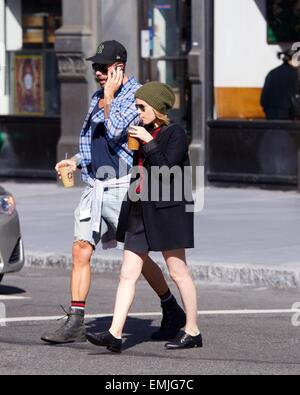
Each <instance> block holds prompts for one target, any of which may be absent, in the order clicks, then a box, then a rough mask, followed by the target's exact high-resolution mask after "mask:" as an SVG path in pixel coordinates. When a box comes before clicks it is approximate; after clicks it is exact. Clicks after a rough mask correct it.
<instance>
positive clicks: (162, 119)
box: [153, 108, 171, 126]
mask: <svg viewBox="0 0 300 395" xmlns="http://www.w3.org/2000/svg"><path fill="white" fill-rule="evenodd" d="M153 111H154V114H155V116H156V120H157V121H159V123H160V124H162V125H166V126H168V125H170V122H171V121H170V118H169V117H168V115H167V114H161V113H160V112H158V111H157V110H155V109H154V108H153Z"/></svg>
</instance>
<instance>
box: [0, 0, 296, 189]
mask: <svg viewBox="0 0 300 395" xmlns="http://www.w3.org/2000/svg"><path fill="white" fill-rule="evenodd" d="M299 5H300V2H299V1H298V0H288V1H283V0H243V2H241V1H240V0H226V1H224V0H41V1H39V2H35V1H32V0H0V49H1V50H0V60H1V63H0V70H1V71H0V81H1V84H0V177H1V176H2V177H11V176H13V177H17V176H20V177H24V176H29V177H42V178H55V174H54V172H53V170H52V169H53V165H54V164H55V162H56V160H58V159H61V158H64V157H65V153H66V152H67V153H68V154H69V155H72V154H74V153H76V152H77V151H78V138H79V131H80V128H81V125H82V122H83V119H84V116H85V113H86V110H87V108H88V103H89V99H90V97H91V95H92V93H93V92H94V91H95V90H96V89H97V85H96V83H95V81H94V77H93V73H92V71H91V67H90V65H89V64H88V63H87V62H86V61H85V58H86V57H88V56H90V55H92V54H93V53H94V52H95V49H96V48H97V46H98V44H99V42H101V41H104V40H109V39H116V40H119V41H121V42H122V43H123V44H124V45H125V46H126V47H127V49H128V53H129V63H128V73H129V74H133V75H135V76H136V77H137V79H139V80H140V81H141V82H142V83H144V82H147V81H150V80H160V81H162V82H166V83H168V84H170V85H171V86H172V88H173V89H174V93H175V95H176V98H177V100H176V106H175V108H174V110H173V112H172V114H171V115H172V118H173V119H174V120H175V121H178V122H180V123H181V124H182V125H183V126H184V127H185V128H186V130H187V132H188V135H189V139H190V147H191V148H190V151H191V157H192V162H193V164H194V165H198V166H199V165H200V166H205V173H206V178H207V180H208V182H230V183H234V182H238V183H240V182H251V183H273V184H277V185H282V184H289V185H291V186H294V185H296V182H297V153H298V150H299V146H300V141H299V137H298V127H299V124H298V123H297V122H295V121H293V122H283V123H282V122H267V121H265V120H264V113H263V111H262V108H261V106H260V95H261V90H262V87H263V84H264V79H265V76H266V75H267V73H268V71H270V70H271V69H272V68H275V67H276V66H278V65H279V64H280V62H279V60H278V59H277V56H276V55H277V52H278V51H279V50H282V49H283V48H284V47H285V46H288V45H290V44H291V43H293V42H295V41H297V34H298V33H297V32H298V30H297V28H296V27H295V29H293V28H291V27H290V26H291V25H292V26H294V25H295V26H297V23H298V22H299V21H300V19H299V15H300V12H299V14H298V11H299V9H300V7H298V6H299ZM291 15H294V17H293V18H294V19H293V21H291V19H289V18H291ZM275 16H276V18H275ZM278 18H281V21H283V22H284V23H280V24H279V25H280V26H281V27H280V28H277V27H276V21H277V20H278ZM274 21H275V22H274ZM291 22H292V23H291ZM282 26H283V27H282ZM299 41H300V37H299Z"/></svg>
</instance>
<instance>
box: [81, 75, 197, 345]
mask: <svg viewBox="0 0 300 395" xmlns="http://www.w3.org/2000/svg"><path fill="white" fill-rule="evenodd" d="M174 104H175V95H174V93H173V91H172V89H171V88H170V87H169V86H168V85H165V84H161V83H158V82H151V83H148V84H146V85H145V86H143V87H142V88H140V89H139V90H138V91H137V93H136V105H137V109H138V111H139V115H140V119H141V122H142V124H143V125H144V127H133V128H131V129H130V132H129V133H130V135H131V136H132V137H135V138H137V139H139V140H140V142H141V149H140V151H138V153H137V154H136V155H135V163H136V164H137V165H138V166H139V168H140V171H141V173H140V177H139V178H138V179H137V180H136V179H134V178H133V179H132V184H131V186H132V187H131V190H130V191H129V196H128V197H132V195H135V196H134V199H131V200H130V199H129V198H128V199H126V201H124V203H123V206H122V211H121V215H120V221H119V228H118V240H119V241H121V242H125V248H124V260H123V265H122V270H121V277H120V284H119V288H118V292H117V298H116V305H115V312H114V318H113V323H112V326H111V328H110V330H109V331H108V332H105V333H101V334H100V335H98V336H95V335H92V334H89V335H88V340H89V341H90V342H91V343H92V344H94V345H97V346H104V347H107V349H108V350H110V351H112V352H121V348H122V332H123V328H124V325H125V322H126V319H127V316H128V313H129V310H130V308H131V305H132V303H133V300H134V296H135V288H136V282H137V280H138V279H139V277H140V275H141V272H142V268H143V264H144V263H145V261H146V260H147V257H148V254H149V252H150V251H161V252H162V254H163V256H164V259H165V261H166V264H167V266H168V270H169V273H170V276H171V278H172V279H173V281H174V282H175V284H176V285H177V287H178V289H179V291H180V294H181V297H182V301H183V304H184V307H185V311H186V315H187V320H186V326H185V333H184V334H180V335H179V336H178V338H176V339H175V340H174V341H172V342H169V343H167V344H166V346H165V347H166V348H167V349H183V348H194V347H202V336H201V334H200V332H199V329H198V325H197V294H196V288H195V285H194V283H193V280H192V278H191V275H190V274H189V271H188V268H187V264H186V255H185V249H186V248H194V214H193V212H192V211H193V210H192V209H191V206H192V203H193V202H192V193H191V192H192V190H191V184H190V185H189V188H188V192H189V194H188V195H189V196H188V197H186V188H184V185H185V183H184V178H186V177H183V176H182V173H184V170H186V169H189V168H190V167H189V166H190V161H189V155H188V143H187V138H186V133H185V131H184V130H183V129H182V128H181V127H180V126H178V125H175V124H174V125H169V119H168V116H167V111H168V110H169V109H171V108H173V106H174ZM175 166H176V170H175V171H174V173H173V174H172V175H171V176H170V172H169V174H162V175H159V174H158V173H157V169H159V170H163V169H164V170H166V169H173V170H174V167H175ZM178 170H181V171H178ZM146 172H147V174H146ZM185 174H187V172H186V171H185ZM188 178H189V181H190V174H189V177H188ZM166 186H168V187H169V189H170V191H169V197H168V199H167V201H166V200H165V199H163V198H162V197H163V192H162V190H163V188H164V187H166ZM178 186H179V188H178ZM157 187H158V189H159V191H160V193H159V194H158V199H153V193H152V192H153V191H154V189H157ZM178 189H180V191H179V192H181V193H179V195H180V196H177V194H178ZM184 189H185V193H184V195H185V196H182V195H183V192H184ZM132 192H134V193H132ZM133 200H134V201H133ZM135 200H137V201H135ZM188 203H189V206H190V207H189V209H188ZM192 207H193V206H192Z"/></svg>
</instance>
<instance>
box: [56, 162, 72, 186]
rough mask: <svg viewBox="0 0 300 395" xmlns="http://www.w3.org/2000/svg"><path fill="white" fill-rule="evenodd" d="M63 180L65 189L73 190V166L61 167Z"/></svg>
mask: <svg viewBox="0 0 300 395" xmlns="http://www.w3.org/2000/svg"><path fill="white" fill-rule="evenodd" d="M59 171H60V174H61V179H62V182H63V185H64V187H65V188H72V187H73V186H74V184H75V183H74V173H73V170H72V167H71V166H65V167H61V168H60V169H59Z"/></svg>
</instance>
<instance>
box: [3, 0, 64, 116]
mask: <svg viewBox="0 0 300 395" xmlns="http://www.w3.org/2000/svg"><path fill="white" fill-rule="evenodd" d="M20 6H21V25H22V31H23V40H22V48H21V49H20V50H16V51H7V63H8V69H9V70H10V72H9V73H8V75H7V79H8V81H9V83H8V87H9V103H10V105H9V113H10V114H11V115H23V116H26V115H28V116H48V117H49V116H50V117H51V116H58V115H59V113H60V103H59V97H60V94H59V81H58V78H57V75H58V70H57V61H56V56H55V51H54V44H55V31H56V29H58V28H59V27H60V26H61V20H62V18H61V15H62V9H61V0H40V1H39V2H36V1H34V0H22V1H21V2H20Z"/></svg>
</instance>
